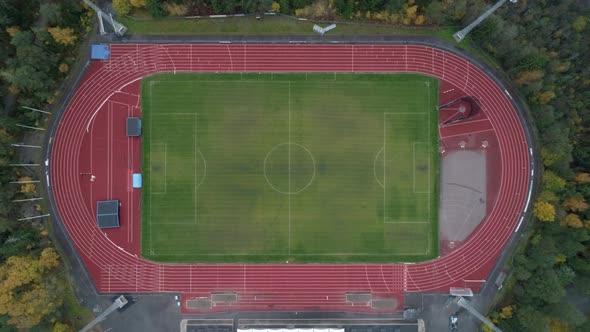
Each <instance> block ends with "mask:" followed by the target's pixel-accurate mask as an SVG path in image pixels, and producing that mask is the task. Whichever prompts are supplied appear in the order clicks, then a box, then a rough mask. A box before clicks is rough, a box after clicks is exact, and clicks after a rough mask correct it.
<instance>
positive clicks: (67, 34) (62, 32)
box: [47, 27, 78, 46]
mask: <svg viewBox="0 0 590 332" xmlns="http://www.w3.org/2000/svg"><path fill="white" fill-rule="evenodd" d="M47 32H49V34H51V37H53V39H54V40H55V41H56V42H58V43H60V44H62V45H64V46H68V45H74V43H75V42H76V39H77V38H78V37H76V33H75V32H74V29H72V28H60V27H54V28H49V29H47Z"/></svg>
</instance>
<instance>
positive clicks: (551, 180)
mask: <svg viewBox="0 0 590 332" xmlns="http://www.w3.org/2000/svg"><path fill="white" fill-rule="evenodd" d="M543 186H544V188H545V190H549V191H552V192H560V191H561V190H562V189H563V188H564V187H565V180H564V179H562V178H561V177H559V176H558V175H557V174H555V173H553V172H551V171H545V173H544V174H543Z"/></svg>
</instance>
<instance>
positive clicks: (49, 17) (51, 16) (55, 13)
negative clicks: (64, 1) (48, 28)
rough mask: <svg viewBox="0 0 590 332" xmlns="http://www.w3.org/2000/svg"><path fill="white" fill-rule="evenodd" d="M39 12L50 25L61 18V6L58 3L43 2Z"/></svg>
mask: <svg viewBox="0 0 590 332" xmlns="http://www.w3.org/2000/svg"><path fill="white" fill-rule="evenodd" d="M39 14H40V15H41V17H42V18H43V19H44V20H46V21H47V23H48V24H50V25H55V24H57V23H58V22H59V20H60V18H61V6H60V5H59V4H57V3H43V4H41V7H39Z"/></svg>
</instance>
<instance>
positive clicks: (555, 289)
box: [525, 269, 565, 303]
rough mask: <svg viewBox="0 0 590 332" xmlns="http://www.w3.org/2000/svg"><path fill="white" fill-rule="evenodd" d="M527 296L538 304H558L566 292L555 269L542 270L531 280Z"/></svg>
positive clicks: (526, 292)
mask: <svg viewBox="0 0 590 332" xmlns="http://www.w3.org/2000/svg"><path fill="white" fill-rule="evenodd" d="M525 294H526V295H527V296H528V297H529V298H530V299H533V300H535V301H537V303H545V302H546V303H557V302H559V301H560V300H561V298H562V297H563V296H564V295H565V290H564V289H563V287H562V286H561V283H560V282H559V278H558V277H557V274H556V273H555V271H554V270H553V269H541V270H536V271H535V273H534V274H533V276H532V277H531V278H530V279H529V281H528V283H527V285H526V287H525Z"/></svg>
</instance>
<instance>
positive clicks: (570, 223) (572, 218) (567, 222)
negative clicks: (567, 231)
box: [559, 213, 584, 228]
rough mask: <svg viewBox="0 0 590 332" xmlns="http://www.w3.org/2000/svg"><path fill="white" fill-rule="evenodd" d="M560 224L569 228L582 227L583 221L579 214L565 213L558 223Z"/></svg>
mask: <svg viewBox="0 0 590 332" xmlns="http://www.w3.org/2000/svg"><path fill="white" fill-rule="evenodd" d="M559 225H560V226H563V227H569V228H582V227H584V223H583V222H582V220H581V219H580V216H578V215H577V214H573V213H569V214H568V215H566V216H565V217H564V218H563V219H562V220H561V222H560V223H559Z"/></svg>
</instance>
